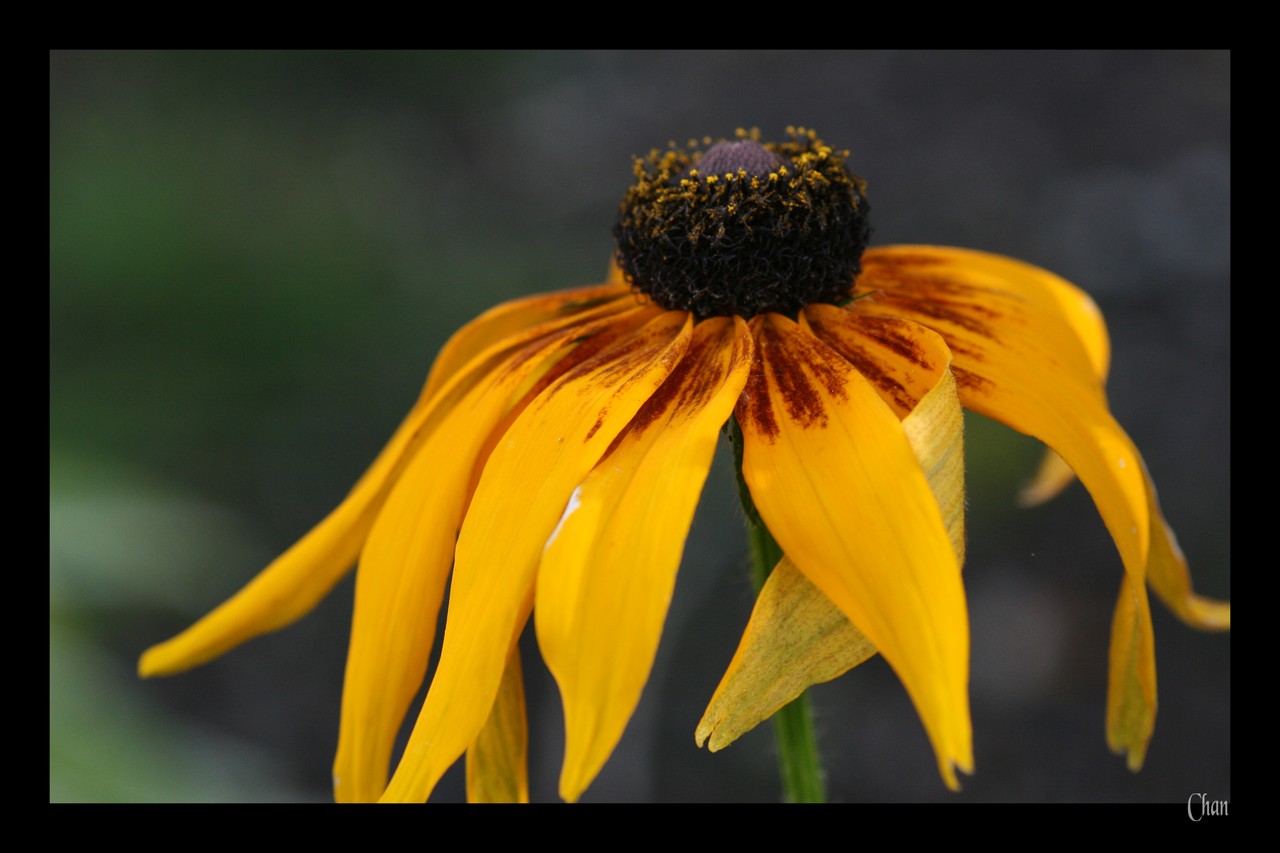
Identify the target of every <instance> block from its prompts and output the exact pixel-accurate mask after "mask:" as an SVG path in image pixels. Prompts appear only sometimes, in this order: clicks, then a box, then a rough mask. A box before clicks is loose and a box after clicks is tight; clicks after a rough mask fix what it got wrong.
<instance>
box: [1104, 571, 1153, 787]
mask: <svg viewBox="0 0 1280 853" xmlns="http://www.w3.org/2000/svg"><path fill="white" fill-rule="evenodd" d="M1155 725H1156V656H1155V637H1154V635H1153V634H1152V631H1151V607H1150V605H1149V604H1148V603H1147V590H1146V587H1145V586H1143V585H1141V584H1134V583H1133V581H1132V580H1130V579H1129V576H1128V575H1126V576H1125V577H1124V580H1123V581H1122V582H1121V584H1120V598H1119V600H1118V601H1117V602H1116V612H1115V617H1114V618H1113V620H1112V623H1111V666H1110V671H1109V673H1108V677H1107V745H1108V746H1110V747H1111V751H1112V752H1114V753H1116V754H1117V755H1123V754H1125V753H1126V752H1127V753H1128V756H1129V759H1128V763H1129V769H1130V770H1133V771H1135V772H1136V771H1138V770H1141V769H1142V762H1143V759H1144V758H1145V757H1146V755H1147V742H1148V741H1150V740H1151V733H1152V731H1154V730H1155Z"/></svg>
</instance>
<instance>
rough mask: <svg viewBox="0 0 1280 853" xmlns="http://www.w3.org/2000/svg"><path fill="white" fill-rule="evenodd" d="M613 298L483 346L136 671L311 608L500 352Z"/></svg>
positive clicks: (218, 646)
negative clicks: (368, 460) (313, 517)
mask: <svg viewBox="0 0 1280 853" xmlns="http://www.w3.org/2000/svg"><path fill="white" fill-rule="evenodd" d="M615 301H617V302H618V305H617V306H615V305H613V304H610V303H602V304H600V305H598V306H595V307H592V308H588V309H585V310H583V311H582V312H580V313H575V314H571V315H568V316H564V317H557V318H556V319H554V320H551V321H548V322H547V323H543V324H541V325H537V326H533V327H531V328H527V329H524V330H522V331H520V332H517V333H516V334H515V335H513V336H512V337H510V338H507V339H505V340H502V341H499V342H498V343H495V344H493V345H492V346H489V347H487V348H485V349H484V350H482V351H481V352H480V353H478V354H477V355H476V356H475V357H474V358H472V359H471V360H470V361H469V362H468V363H467V364H466V366H465V367H464V368H462V369H461V370H455V371H452V375H451V376H450V377H449V378H448V379H447V381H443V383H442V384H441V385H440V387H439V389H438V390H437V391H436V392H434V393H433V394H431V395H427V394H424V395H422V396H421V397H419V400H418V402H417V404H415V405H414V407H413V409H412V410H411V411H410V413H409V415H408V416H407V417H406V418H405V420H404V422H403V423H401V424H400V426H399V428H398V429H397V430H396V432H395V434H394V435H393V436H392V438H391V441H389V442H388V443H387V445H386V447H384V448H383V450H382V452H381V453H380V454H379V455H378V458H377V459H376V460H374V462H373V464H372V465H371V466H370V467H369V469H368V470H367V471H366V472H365V473H364V475H363V476H362V477H361V478H360V480H359V481H358V482H357V483H356V485H355V486H354V487H353V488H352V490H351V492H350V494H348V495H347V497H346V498H345V499H344V500H343V501H342V503H341V504H339V505H338V507H337V508H336V509H335V510H333V511H332V512H331V513H329V515H328V516H327V517H325V519H324V520H323V521H321V522H320V523H319V524H318V525H316V526H315V527H314V528H313V529H312V530H311V531H310V532H309V533H307V535H306V536H304V537H303V538H302V539H300V540H298V542H296V543H295V544H294V545H293V546H292V547H290V548H289V550H287V551H285V552H284V553H283V554H281V555H280V556H279V557H277V558H276V559H275V560H274V561H272V563H271V564H270V565H269V566H267V567H266V568H265V569H263V570H262V571H261V572H260V573H259V574H258V575H257V577H255V578H254V579H253V580H252V581H250V582H249V583H248V584H247V585H246V586H245V587H244V588H243V589H241V590H240V591H239V592H237V593H236V594H235V595H234V596H232V597H231V598H229V599H228V600H227V601H225V602H223V603H222V604H221V605H220V606H218V607H217V608H216V609H214V610H213V611H212V612H211V613H209V614H208V615H206V616H205V617H204V618H203V619H201V620H200V621H198V622H197V623H196V624H194V625H192V626H191V627H190V628H188V629H187V630H186V631H183V632H182V633H181V634H179V635H178V636H176V637H174V638H172V639H170V640H167V641H166V642H163V643H160V644H158V645H155V646H152V647H151V648H150V649H147V651H146V652H144V653H143V655H142V657H141V659H140V660H139V661H138V673H139V675H141V676H143V677H151V676H157V675H172V674H174V673H178V672H182V671H184V670H187V669H190V668H191V667H194V666H198V665H200V664H202V663H205V662H207V661H210V660H212V659H213V658H216V657H218V656H219V655H221V654H223V653H224V652H227V651H228V650H230V649H232V648H234V647H236V646H238V645H240V644H241V643H243V642H245V641H246V640H249V639H252V638H253V637H256V636H258V635H260V634H265V633H267V632H269V631H274V630H277V629H279V628H283V627H284V626H286V625H289V624H291V623H292V622H294V621H296V620H297V619H300V618H301V617H303V616H305V615H306V614H307V613H309V612H310V611H311V609H312V608H313V607H315V605H316V604H317V603H318V602H319V601H320V600H321V599H322V598H324V596H325V595H327V594H328V592H329V590H330V589H332V588H333V585H334V584H336V583H337V582H338V581H339V580H341V579H342V578H343V576H345V575H346V573H347V572H348V571H350V569H351V567H352V566H353V565H354V564H355V560H356V555H357V554H358V553H359V552H360V548H361V547H362V546H363V544H364V541H365V538H366V537H367V536H368V533H369V529H370V527H371V526H372V525H373V521H374V519H375V518H376V517H377V514H378V510H379V509H380V508H381V506H382V502H383V501H384V500H385V499H386V496H387V494H388V492H389V490H390V488H391V486H392V485H393V484H394V483H395V481H396V479H397V478H398V477H399V475H400V472H401V471H402V470H403V469H404V466H405V465H406V464H408V462H409V460H410V459H412V458H413V454H414V453H415V452H416V451H417V449H418V448H419V447H421V446H422V443H423V442H424V441H425V440H426V438H427V437H428V436H430V435H431V433H432V432H433V431H434V430H435V428H436V426H437V425H438V424H439V423H440V422H441V420H443V418H444V417H445V416H446V415H448V413H449V411H450V410H451V409H452V408H453V406H454V405H456V404H457V402H458V401H459V400H461V399H462V398H463V397H464V396H465V395H466V394H467V392H468V391H470V390H471V389H472V388H473V387H474V386H475V385H476V383H478V382H480V381H481V380H482V379H484V378H485V377H486V376H488V375H489V373H490V371H492V370H493V368H494V366H495V365H497V364H498V363H500V362H501V360H502V359H503V358H505V357H506V356H508V355H509V354H510V353H511V352H512V351H513V350H514V349H518V348H520V347H523V346H524V345H526V344H527V343H528V342H529V341H530V340H535V339H537V338H538V337H541V336H544V335H547V334H553V333H555V332H556V331H557V330H560V329H565V328H568V327H571V326H575V325H577V324H580V323H582V322H586V321H587V320H590V319H592V318H597V317H607V316H608V315H609V314H610V313H611V312H612V313H616V312H618V311H622V310H625V309H626V308H627V307H629V306H634V302H632V301H631V300H629V299H627V300H615ZM428 398H429V399H428Z"/></svg>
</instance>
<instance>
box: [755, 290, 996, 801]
mask: <svg viewBox="0 0 1280 853" xmlns="http://www.w3.org/2000/svg"><path fill="white" fill-rule="evenodd" d="M752 328H753V331H754V332H755V334H756V353H757V356H756V364H755V366H754V368H753V371H752V374H751V378H750V380H749V381H748V383H747V388H746V391H745V392H744V393H743V397H742V400H741V402H740V403H739V406H738V411H737V415H738V421H739V423H740V424H741V426H742V431H743V436H744V445H745V446H744V453H743V463H742V471H743V475H744V477H745V479H746V481H747V485H748V487H749V488H750V490H751V496H752V499H753V500H754V501H755V504H756V508H757V509H758V510H759V511H760V515H761V517H762V518H763V520H764V522H765V524H766V525H768V527H769V530H770V531H771V532H772V533H773V535H774V537H775V538H776V539H777V540H778V543H779V544H780V545H781V546H782V548H783V550H784V551H785V553H786V554H787V556H788V557H790V558H791V559H792V560H793V561H794V562H795V564H796V566H797V567H799V569H800V570H801V571H802V572H804V574H805V575H806V576H807V577H808V578H809V580H811V581H812V582H813V583H814V585H815V586H817V587H818V588H819V589H820V590H822V592H823V593H824V594H825V595H826V596H827V597H828V598H830V599H831V600H832V601H833V602H834V603H835V604H836V605H837V606H838V607H839V608H840V609H841V610H842V611H843V612H844V613H845V615H846V616H847V617H848V618H849V619H850V620H851V621H852V622H853V623H854V624H855V625H857V626H858V627H859V628H861V629H862V631H863V632H864V633H865V634H866V636H867V637H868V638H869V639H870V640H871V641H872V642H873V643H874V644H875V645H876V647H877V648H878V649H879V650H880V652H881V653H882V654H883V655H884V656H885V659H886V660H887V661H888V662H889V664H890V665H891V666H892V667H893V668H894V670H895V671H896V672H897V673H898V677H899V678H900V679H902V682H903V685H904V686H905V687H906V689H907V692H908V694H910V696H911V698H912V700H913V702H914V703H915V706H916V709H917V711H918V712H919V714H920V717H921V720H922V721H923V722H924V726H925V730H926V731H927V732H928V734H929V738H930V740H931V741H932V743H933V747H934V751H935V753H936V755H937V759H938V767H939V770H940V772H941V774H942V776H943V779H944V780H945V781H946V782H947V784H948V785H949V786H951V787H953V788H954V787H957V784H958V783H957V781H956V777H955V768H956V767H959V768H961V769H962V770H965V771H971V770H972V766H973V749H972V725H971V721H970V716H969V701H968V679H969V624H968V612H967V609H966V605H965V594H964V587H963V585H962V583H961V580H960V567H959V563H958V562H957V560H956V554H955V551H954V549H953V548H952V545H951V542H950V540H949V538H948V535H947V528H946V523H945V521H944V520H943V518H942V514H941V512H940V510H939V508H938V502H937V500H935V498H934V497H933V493H932V491H931V490H930V488H929V482H928V479H927V478H926V476H925V473H924V471H923V470H922V469H921V467H920V463H919V461H918V460H917V458H916V455H915V452H914V451H913V449H912V447H911V444H910V443H909V441H908V440H907V437H906V434H905V432H904V430H903V426H902V423H901V421H899V419H898V417H897V415H896V414H895V413H894V411H893V409H892V408H890V407H889V406H888V405H887V404H886V403H885V402H884V401H883V400H882V399H881V397H880V395H879V393H878V392H877V391H876V389H875V388H874V387H872V385H871V383H869V382H868V381H867V380H866V379H864V378H863V377H862V376H861V375H860V374H859V373H858V372H857V371H856V370H854V369H853V368H852V367H851V366H850V365H849V363H848V362H847V361H845V360H844V359H843V358H841V357H840V356H839V355H838V354H837V353H836V352H835V351H834V350H833V349H832V348H831V347H829V346H828V345H826V344H824V343H823V342H822V341H820V340H818V339H817V338H816V337H814V336H813V335H812V333H810V332H809V331H808V330H806V329H804V328H802V327H801V326H798V325H796V324H795V323H793V322H792V321H790V320H788V319H786V318H785V317H782V316H780V315H776V314H769V315H761V316H759V317H757V318H755V320H753V321H752ZM916 355H917V356H918V357H920V358H921V359H923V358H924V357H925V354H924V352H923V351H920V352H917V354H916Z"/></svg>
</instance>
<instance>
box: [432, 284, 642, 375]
mask: <svg viewBox="0 0 1280 853" xmlns="http://www.w3.org/2000/svg"><path fill="white" fill-rule="evenodd" d="M629 294H630V290H629V289H628V288H626V287H619V286H618V285H617V284H602V285H597V286H595V287H582V288H577V289H574V290H562V291H559V292H556V293H540V294H538V295H536V296H529V297H525V298H524V299H514V300H512V301H510V302H504V303H503V304H501V305H495V306H494V307H493V308H490V309H489V310H488V311H486V312H484V313H483V314H481V315H480V316H479V317H477V318H475V319H474V320H472V321H471V322H470V323H467V325H465V326H463V327H462V328H461V329H459V330H458V331H456V332H454V333H453V335H452V336H451V337H450V338H449V340H448V341H446V342H445V345H444V346H443V347H441V349H440V353H439V354H438V355H437V356H436V359H435V363H434V364H432V365H431V372H430V373H429V374H428V375H427V381H426V384H424V385H423V388H422V399H423V400H427V399H430V397H431V395H432V394H434V393H435V392H436V391H437V390H439V389H440V388H441V387H442V386H443V385H444V383H445V381H446V380H447V379H448V378H449V377H450V376H452V375H453V374H454V373H456V372H458V371H459V370H460V369H462V367H463V366H464V365H465V364H466V363H467V362H468V361H470V360H471V359H472V358H474V357H475V356H476V355H477V354H478V353H480V352H483V351H484V350H486V349H488V348H489V347H491V346H493V345H494V344H496V343H499V342H501V341H502V340H504V339H506V338H508V337H510V336H511V335H514V334H516V333H517V332H520V331H522V330H524V329H528V328H529V327H531V326H536V325H539V324H541V323H545V322H547V321H549V320H555V319H557V318H564V317H572V316H573V315H575V314H578V313H580V312H583V311H585V310H587V309H591V308H595V307H596V306H598V305H602V304H605V303H607V302H611V301H614V300H617V299H619V298H621V297H626V296H628V295H629ZM627 301H628V302H630V301H631V300H629V299H628V300H627Z"/></svg>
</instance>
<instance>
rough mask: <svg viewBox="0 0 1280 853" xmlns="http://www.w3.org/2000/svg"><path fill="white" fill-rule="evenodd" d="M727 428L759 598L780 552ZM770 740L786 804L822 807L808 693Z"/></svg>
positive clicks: (783, 713)
mask: <svg viewBox="0 0 1280 853" xmlns="http://www.w3.org/2000/svg"><path fill="white" fill-rule="evenodd" d="M728 428H729V438H730V440H731V441H732V442H733V451H734V460H735V462H736V463H737V464H736V467H737V472H738V494H739V497H740V499H741V500H742V508H743V509H744V510H745V511H746V515H747V550H748V551H749V552H750V554H751V586H752V588H754V589H755V591H756V594H757V595H759V594H760V590H761V589H762V588H763V587H764V582H765V581H766V580H767V579H768V577H769V573H770V572H772V571H773V569H774V566H776V565H778V561H779V560H781V559H782V548H781V546H779V545H778V541H777V540H776V539H774V538H773V534H772V533H770V532H769V528H768V527H766V526H765V524H764V522H763V521H762V520H761V518H760V515H759V513H757V512H756V508H755V503H754V502H753V501H752V500H751V493H750V492H749V491H748V490H747V484H746V481H745V480H744V479H743V477H742V430H741V428H740V427H739V426H738V421H737V420H736V419H734V418H731V419H730V420H729V424H728ZM773 738H774V741H775V742H776V743H777V747H778V769H779V770H780V771H781V773H782V791H783V795H784V796H785V797H786V800H787V802H789V803H825V802H826V801H827V794H826V786H825V785H824V784H823V781H822V766H821V762H820V761H819V759H818V739H817V736H816V735H815V734H814V730H813V710H812V709H811V707H810V705H809V694H808V692H807V691H806V692H804V693H801V694H800V695H799V696H797V697H796V698H795V699H794V700H792V701H791V703H790V704H788V705H786V706H785V707H783V708H782V709H781V710H779V711H778V712H777V713H775V714H774V715H773Z"/></svg>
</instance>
